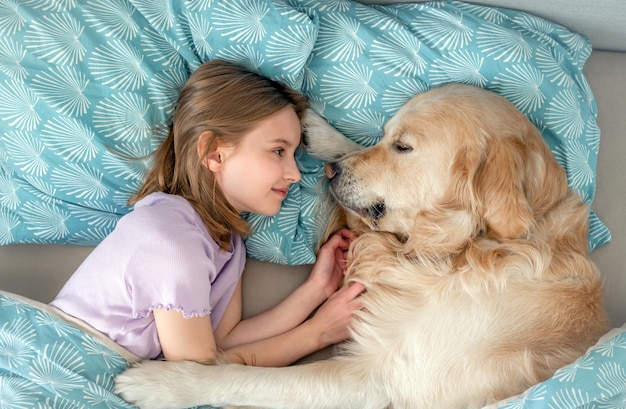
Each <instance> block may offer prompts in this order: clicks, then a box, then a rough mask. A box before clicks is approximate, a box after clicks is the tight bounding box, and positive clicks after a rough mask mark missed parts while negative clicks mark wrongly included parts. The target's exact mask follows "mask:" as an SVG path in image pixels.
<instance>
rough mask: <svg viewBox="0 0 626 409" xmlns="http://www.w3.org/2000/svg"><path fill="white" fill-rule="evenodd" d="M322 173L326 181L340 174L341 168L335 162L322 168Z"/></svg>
mask: <svg viewBox="0 0 626 409" xmlns="http://www.w3.org/2000/svg"><path fill="white" fill-rule="evenodd" d="M324 173H325V174H326V177H327V178H328V179H332V178H334V177H335V176H338V175H340V174H341V167H340V166H339V165H338V164H337V163H336V162H333V163H327V164H326V165H325V166H324Z"/></svg>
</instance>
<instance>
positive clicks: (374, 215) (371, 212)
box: [324, 163, 387, 224]
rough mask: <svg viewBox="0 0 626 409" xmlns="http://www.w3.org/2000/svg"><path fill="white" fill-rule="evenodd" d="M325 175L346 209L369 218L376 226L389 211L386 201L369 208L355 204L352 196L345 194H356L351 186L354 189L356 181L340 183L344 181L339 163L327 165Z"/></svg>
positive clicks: (375, 203) (334, 193)
mask: <svg viewBox="0 0 626 409" xmlns="http://www.w3.org/2000/svg"><path fill="white" fill-rule="evenodd" d="M324 173H325V174H326V177H327V178H328V180H330V182H331V191H332V192H333V196H335V199H337V200H338V201H339V202H340V203H341V204H342V205H343V206H344V207H346V208H349V209H352V210H353V211H354V212H356V213H357V214H358V215H360V216H361V217H364V218H365V217H369V218H370V219H371V220H372V222H373V223H374V224H375V223H376V221H377V220H379V219H380V218H382V217H383V216H384V215H385V213H386V210H387V209H386V207H385V202H384V201H378V202H374V203H373V204H371V205H369V206H359V205H358V204H356V203H355V202H354V199H350V196H352V195H346V194H345V193H346V192H348V191H350V193H353V192H354V191H353V190H352V189H351V188H350V186H352V187H354V185H353V182H354V181H348V182H346V181H345V180H343V181H341V182H340V181H339V180H340V179H342V178H341V176H342V173H343V169H342V167H341V165H340V164H339V163H328V164H326V165H325V166H324ZM344 179H345V178H344ZM333 182H335V183H333ZM342 182H343V183H342ZM338 184H340V185H341V187H337V185H338Z"/></svg>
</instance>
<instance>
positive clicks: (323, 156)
mask: <svg viewBox="0 0 626 409" xmlns="http://www.w3.org/2000/svg"><path fill="white" fill-rule="evenodd" d="M302 127H303V130H304V145H305V146H306V150H307V152H308V153H310V154H311V155H312V156H314V157H316V158H317V159H320V160H322V161H324V162H333V161H336V160H337V159H339V158H341V157H343V156H345V155H347V154H349V153H352V152H356V151H359V150H361V149H363V147H362V146H361V145H359V144H358V143H356V142H354V141H352V140H350V139H348V138H347V137H345V136H344V135H343V134H342V133H341V132H339V131H337V130H336V129H335V128H333V127H332V126H331V125H330V124H329V123H328V122H326V120H325V119H324V118H322V117H321V116H319V115H318V114H317V113H316V112H315V111H313V110H312V109H311V108H309V109H307V111H306V113H305V115H304V118H302Z"/></svg>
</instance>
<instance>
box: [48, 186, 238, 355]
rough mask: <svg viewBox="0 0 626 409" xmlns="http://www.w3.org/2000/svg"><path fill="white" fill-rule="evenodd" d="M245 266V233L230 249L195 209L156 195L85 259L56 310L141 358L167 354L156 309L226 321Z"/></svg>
mask: <svg viewBox="0 0 626 409" xmlns="http://www.w3.org/2000/svg"><path fill="white" fill-rule="evenodd" d="M245 262H246V252H245V247H244V244H243V241H242V239H241V237H240V236H238V235H235V234H233V240H232V248H231V251H223V250H221V249H220V248H219V246H218V245H217V243H216V242H215V241H214V240H213V238H212V237H211V236H210V234H209V233H208V231H207V229H206V227H205V226H204V224H203V223H202V220H201V219H200V216H199V215H198V213H196V211H195V210H194V209H193V207H192V206H191V204H190V203H189V202H188V201H187V200H185V199H183V198H181V197H179V196H175V195H169V194H166V193H153V194H150V195H149V196H147V197H145V198H143V199H142V200H140V201H139V202H137V203H136V204H135V208H134V210H133V211H132V212H130V213H129V214H127V215H125V216H124V217H122V218H121V219H120V220H119V222H118V224H117V226H116V228H115V230H114V231H113V232H112V233H111V234H110V235H109V236H107V237H106V238H105V239H104V240H103V241H102V242H101V243H100V244H99V245H98V246H97V247H96V248H95V249H94V250H93V252H92V253H91V254H90V255H89V256H88V257H87V259H85V261H84V262H83V264H81V266H80V267H79V268H78V270H76V272H75V273H74V274H73V275H72V277H71V278H70V279H69V280H68V282H67V283H66V284H65V286H64V287H63V288H62V289H61V292H60V293H59V295H58V296H57V297H56V299H55V300H54V301H52V303H51V304H52V305H53V306H55V307H57V308H59V309H61V310H63V311H64V312H66V313H67V314H69V315H72V316H74V317H76V318H79V319H81V320H83V321H85V322H86V323H87V324H89V325H91V326H92V327H94V328H95V329H97V330H99V331H101V332H102V333H104V334H105V335H107V336H108V337H109V338H111V339H112V340H113V341H115V342H116V343H118V344H119V345H121V346H123V347H125V348H126V349H128V350H129V351H130V352H132V353H134V354H135V355H138V356H139V357H141V358H144V359H145V358H156V357H157V356H159V354H160V353H161V345H160V343H159V338H158V336H157V331H156V326H155V323H154V317H153V315H152V311H153V310H154V309H158V308H166V309H174V310H177V311H180V312H182V314H183V315H184V316H185V317H199V316H203V315H206V314H211V324H212V326H213V330H215V328H216V326H217V325H218V324H219V322H220V321H221V319H222V317H223V315H224V311H225V310H226V306H227V305H228V302H229V301H230V298H231V297H232V294H233V292H234V290H235V287H236V285H237V282H238V281H239V278H240V277H241V273H242V272H243V268H244V266H245Z"/></svg>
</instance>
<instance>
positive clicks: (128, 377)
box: [115, 361, 190, 409]
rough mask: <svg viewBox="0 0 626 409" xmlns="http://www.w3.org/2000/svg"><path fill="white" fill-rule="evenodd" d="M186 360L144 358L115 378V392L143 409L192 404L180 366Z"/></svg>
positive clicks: (168, 408) (179, 406)
mask: <svg viewBox="0 0 626 409" xmlns="http://www.w3.org/2000/svg"><path fill="white" fill-rule="evenodd" d="M185 364H186V363H185V362H165V361H143V362H141V363H138V364H135V365H133V366H131V367H130V368H129V369H127V370H126V371H124V372H123V373H121V374H120V375H118V376H116V377H115V393H117V394H118V395H119V396H120V397H122V399H124V400H125V401H127V402H129V403H132V404H134V405H136V406H138V407H140V408H150V409H170V408H172V409H173V408H181V407H188V406H190V405H186V404H185V402H183V399H184V396H185V393H184V390H185V388H188V387H189V385H186V384H184V379H183V378H181V375H182V373H181V370H179V367H180V366H184V365H185Z"/></svg>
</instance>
